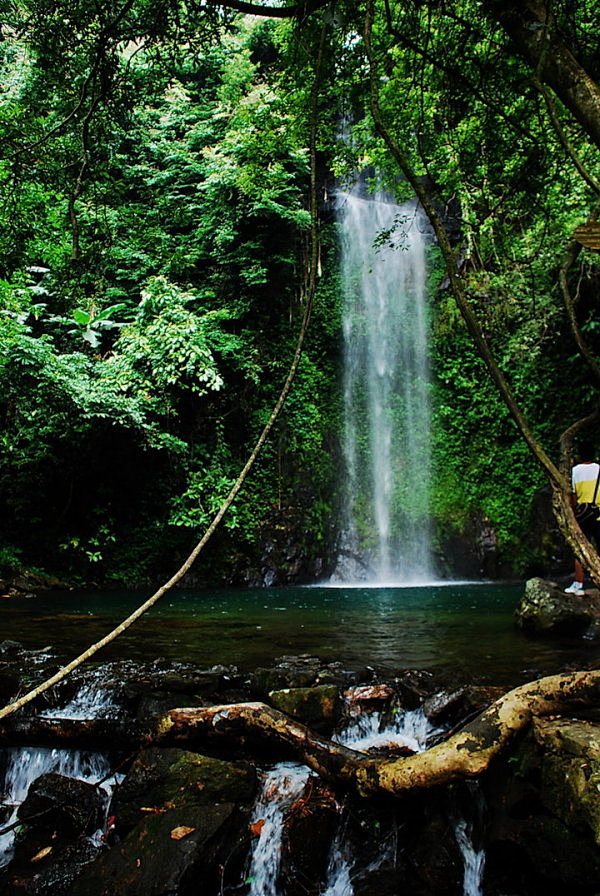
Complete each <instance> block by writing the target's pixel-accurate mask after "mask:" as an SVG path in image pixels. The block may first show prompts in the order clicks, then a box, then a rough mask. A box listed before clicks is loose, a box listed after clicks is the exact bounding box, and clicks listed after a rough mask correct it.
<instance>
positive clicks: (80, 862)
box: [0, 773, 104, 896]
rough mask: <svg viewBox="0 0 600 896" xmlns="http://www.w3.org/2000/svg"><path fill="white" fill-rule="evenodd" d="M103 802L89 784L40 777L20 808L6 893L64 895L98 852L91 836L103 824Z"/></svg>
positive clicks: (56, 776) (52, 775)
mask: <svg viewBox="0 0 600 896" xmlns="http://www.w3.org/2000/svg"><path fill="white" fill-rule="evenodd" d="M103 808H104V800H103V797H102V795H101V794H100V793H99V792H98V789H97V788H96V787H94V786H93V785H92V784H88V783H86V782H85V781H79V780H76V779H74V778H68V777H65V776H64V775H60V774H57V773H48V774H44V775H40V777H39V778H37V779H36V780H35V781H34V782H33V783H32V784H31V786H30V788H29V792H28V794H27V797H26V798H25V800H24V801H23V803H22V804H21V806H20V807H19V810H18V819H19V822H20V826H19V827H18V828H17V834H16V838H15V844H14V856H13V858H12V860H11V862H10V865H9V867H8V870H7V872H6V878H5V881H4V883H3V884H0V886H1V887H2V890H1V891H2V893H3V894H6V896H12V894H27V896H50V894H52V896H62V894H66V893H67V892H68V889H69V886H70V884H71V883H72V881H73V880H74V879H75V877H76V876H77V874H79V872H80V871H81V869H82V867H83V866H84V865H85V864H87V863H89V862H91V861H93V859H95V858H96V856H97V854H98V848H97V845H95V844H94V843H93V842H92V840H91V839H90V838H91V835H92V834H94V833H95V832H96V831H97V830H98V829H99V828H100V827H101V825H102V822H103V816H104V812H103Z"/></svg>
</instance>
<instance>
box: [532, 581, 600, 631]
mask: <svg viewBox="0 0 600 896" xmlns="http://www.w3.org/2000/svg"><path fill="white" fill-rule="evenodd" d="M515 621H516V624H517V625H518V626H519V628H522V629H523V631H525V632H528V633H530V634H536V635H562V636H570V637H585V638H599V637H600V595H599V593H598V591H596V590H591V589H590V590H588V591H585V592H584V593H583V594H582V595H578V594H566V593H565V591H564V589H563V588H562V587H561V586H560V585H557V584H556V583H555V582H548V581H546V580H545V579H540V578H534V579H529V580H528V582H527V583H526V585H525V594H524V595H523V598H522V599H521V602H520V603H519V605H518V607H517V609H516V610H515Z"/></svg>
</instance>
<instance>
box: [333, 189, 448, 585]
mask: <svg viewBox="0 0 600 896" xmlns="http://www.w3.org/2000/svg"><path fill="white" fill-rule="evenodd" d="M338 221H339V227H340V240H341V261H342V280H343V290H344V311H343V332H344V420H345V424H344V425H345V428H344V457H345V464H346V477H345V490H344V496H343V503H344V507H343V514H342V517H343V518H342V533H343V534H342V545H341V551H340V563H339V567H338V570H337V578H338V579H340V580H346V581H348V580H352V579H363V580H364V579H367V580H368V581H372V582H378V583H381V582H387V583H390V582H394V583H402V584H404V583H409V582H412V583H418V582H424V581H430V580H431V579H432V577H433V575H432V559H431V549H430V533H429V484H430V411H429V386H428V383H429V376H428V353H427V314H426V267H425V243H424V238H423V234H422V229H423V228H422V215H421V213H420V210H419V207H418V205H417V204H416V203H415V202H410V203H406V204H404V205H402V206H398V205H396V204H394V203H393V202H391V201H390V200H389V199H388V198H387V197H386V196H384V195H383V194H375V195H373V196H370V197H367V198H364V196H363V195H361V193H360V192H359V191H358V190H356V191H354V192H351V193H340V194H339V195H338ZM349 558H352V559H349Z"/></svg>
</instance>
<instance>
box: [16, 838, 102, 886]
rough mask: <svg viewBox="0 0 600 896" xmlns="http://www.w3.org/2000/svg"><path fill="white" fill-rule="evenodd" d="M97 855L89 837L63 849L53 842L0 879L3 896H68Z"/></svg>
mask: <svg viewBox="0 0 600 896" xmlns="http://www.w3.org/2000/svg"><path fill="white" fill-rule="evenodd" d="M97 856H98V847H97V846H96V845H95V844H94V843H93V842H92V841H91V840H90V839H88V838H84V839H80V840H76V841H75V842H74V843H70V844H68V845H67V846H65V847H64V848H62V849H61V848H60V847H58V846H57V844H56V843H52V844H51V845H47V846H46V847H41V848H40V849H39V850H38V852H37V854H36V855H34V856H32V857H31V858H30V859H29V861H28V863H27V865H22V866H20V867H17V866H16V864H15V862H14V861H13V863H12V864H11V870H10V871H9V872H8V873H7V874H6V877H5V880H4V881H2V880H1V879H0V892H1V893H2V894H3V896H67V894H69V893H70V891H71V886H72V884H73V881H74V880H75V879H76V877H77V876H78V875H79V874H80V873H81V871H82V869H83V868H84V867H85V866H86V865H88V864H89V863H90V862H92V861H94V859H96V858H97Z"/></svg>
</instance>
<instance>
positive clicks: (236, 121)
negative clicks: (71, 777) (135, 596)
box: [0, 0, 600, 584]
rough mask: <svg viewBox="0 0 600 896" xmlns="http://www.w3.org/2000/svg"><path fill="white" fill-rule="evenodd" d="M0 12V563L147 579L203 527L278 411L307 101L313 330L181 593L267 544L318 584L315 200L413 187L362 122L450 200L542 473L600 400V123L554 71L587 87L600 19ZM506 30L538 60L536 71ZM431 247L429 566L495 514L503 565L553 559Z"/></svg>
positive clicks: (322, 10)
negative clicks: (582, 237) (359, 178)
mask: <svg viewBox="0 0 600 896" xmlns="http://www.w3.org/2000/svg"><path fill="white" fill-rule="evenodd" d="M0 8H1V10H2V15H1V38H2V39H1V41H0V58H1V62H2V92H1V97H0V146H1V152H2V162H1V167H0V192H1V210H0V216H1V226H0V243H1V248H0V302H1V309H2V314H1V324H0V414H1V421H2V423H1V427H2V428H1V431H0V439H1V441H0V455H1V467H0V501H1V513H0V565H1V567H2V569H4V570H5V571H7V570H8V571H11V570H12V571H13V572H14V571H15V570H18V569H22V568H25V567H28V568H33V569H36V570H40V571H44V572H46V573H53V574H57V575H59V576H60V577H62V578H65V579H67V580H69V581H81V582H91V581H96V582H103V583H107V582H108V583H114V584H140V583H144V582H146V581H150V580H154V579H156V577H157V576H159V575H161V574H162V573H163V572H164V571H169V570H170V569H171V568H172V567H173V565H174V563H175V562H176V560H177V559H178V558H179V557H181V556H184V555H185V554H186V553H187V550H188V548H189V547H190V545H191V544H192V543H193V542H194V540H195V537H196V533H198V532H200V531H202V529H203V528H204V527H205V526H206V524H207V523H208V522H209V520H210V519H211V517H212V515H213V514H214V512H215V511H216V509H217V508H218V507H219V505H220V503H221V501H222V499H223V498H224V497H225V495H226V494H227V492H228V491H229V488H230V487H231V484H232V483H233V482H234V480H235V478H236V476H237V474H238V471H239V469H240V468H241V467H242V466H243V464H244V462H245V459H246V457H247V455H248V453H249V451H250V450H251V447H252V445H253V443H254V441H255V439H256V436H257V434H258V433H259V432H260V429H261V427H262V425H263V423H264V421H265V419H266V418H267V417H268V415H269V413H270V410H271V407H272V406H273V404H274V402H275V400H276V398H277V395H278V394H279V390H280V388H281V385H282V382H283V380H284V379H285V376H286V372H287V368H288V366H289V363H290V361H291V358H292V356H293V353H294V348H295V342H296V334H297V330H298V326H299V321H300V318H301V316H302V312H303V307H304V302H305V300H306V288H307V282H308V265H309V263H310V256H309V252H308V245H309V238H310V227H311V216H310V211H309V153H308V142H309V128H310V125H311V96H312V95H313V90H316V92H317V96H318V102H317V112H318V120H317V139H318V156H317V161H318V168H317V172H318V197H319V216H318V218H319V221H318V225H319V245H320V260H319V278H318V283H317V290H316V295H315V301H314V307H313V311H312V319H311V323H310V331H309V336H308V339H307V342H306V346H305V350H304V353H303V356H302V360H301V364H300V367H299V370H298V374H297V377H296V381H295V384H294V387H293V390H292V393H291V395H290V398H289V400H288V401H287V403H286V405H285V408H284V411H283V413H282V416H281V417H280V420H279V422H278V424H277V427H276V430H275V433H274V436H273V437H272V438H271V439H270V441H269V442H268V444H267V446H266V447H265V449H264V451H263V454H262V456H261V458H260V461H259V463H258V465H257V467H256V468H255V469H254V471H253V473H252V476H251V477H250V478H249V480H248V482H247V484H246V486H245V489H244V491H243V493H242V495H241V497H240V498H239V499H238V501H237V502H236V504H235V505H234V507H233V508H232V509H231V511H230V512H229V514H228V515H227V517H226V518H225V522H224V526H223V528H222V530H221V531H220V533H219V535H218V537H217V538H216V539H215V540H214V542H212V543H211V546H210V548H209V551H208V554H207V555H206V557H205V558H204V559H203V561H202V562H201V564H200V567H199V570H198V576H199V580H200V581H205V580H209V581H212V582H225V581H231V582H235V583H241V582H244V581H250V582H253V581H260V580H261V578H260V570H261V564H262V562H263V561H262V559H261V558H263V557H264V554H265V551H268V550H269V551H275V552H276V553H277V552H279V553H278V556H279V561H278V562H279V566H280V567H281V570H282V572H281V580H282V581H285V576H286V574H288V573H289V571H290V569H291V566H292V565H293V563H294V562H295V561H297V560H298V557H302V564H303V565H302V566H301V568H299V567H296V573H297V574H300V575H305V576H310V575H311V574H315V573H316V572H318V570H320V569H321V570H323V571H326V570H327V568H328V566H330V565H331V562H332V560H333V558H334V556H335V545H336V537H337V533H336V519H337V516H336V509H337V508H336V502H337V495H338V491H339V488H338V486H339V469H340V459H339V440H340V431H341V419H340V417H341V407H340V398H339V373H340V371H339V363H340V361H339V359H340V345H339V343H340V298H339V292H340V289H339V281H338V268H337V252H338V248H337V240H336V226H335V219H334V216H333V211H332V204H331V195H332V191H333V190H334V188H335V184H336V183H337V182H338V181H339V179H343V178H344V177H346V176H347V175H348V174H349V173H350V172H352V171H354V170H358V169H368V170H377V171H378V172H379V176H380V177H381V178H382V180H383V183H384V184H385V185H386V186H387V187H388V188H389V189H390V190H394V191H395V193H396V194H397V196H398V199H399V200H403V199H406V198H408V197H410V196H412V195H413V188H412V186H411V185H410V184H409V182H408V181H407V179H406V171H404V172H401V171H399V167H398V157H397V156H395V155H394V152H393V151H391V150H390V145H389V141H388V142H386V140H385V135H383V137H384V138H383V139H382V127H381V122H379V125H378V122H377V121H375V122H374V121H373V116H374V115H375V117H376V118H377V115H380V116H381V119H382V120H383V122H384V124H385V128H387V130H388V132H389V133H390V134H392V136H393V139H394V141H395V142H396V144H398V145H399V146H400V147H401V148H402V153H403V155H404V158H405V160H406V161H407V163H408V164H409V166H410V169H411V171H412V172H413V174H414V177H415V178H416V179H417V180H418V182H419V184H421V185H422V188H423V189H424V190H426V191H427V194H428V195H429V196H430V197H431V199H432V201H433V203H434V206H435V208H436V209H437V210H438V213H439V214H440V216H441V218H442V220H443V222H444V224H445V227H446V230H447V233H448V234H449V236H450V240H451V245H452V250H453V252H454V258H455V269H456V272H457V276H458V277H459V279H460V283H461V287H462V289H463V290H464V294H465V296H466V298H467V299H468V300H469V303H470V307H471V309H472V310H473V311H474V313H475V315H476V318H477V320H478V322H479V326H480V328H481V331H482V333H483V335H484V337H485V338H486V340H487V343H488V344H489V346H490V347H491V351H492V352H493V355H494V358H495V360H496V362H497V363H498V365H499V367H500V368H501V369H502V370H503V371H504V374H505V375H506V377H507V378H508V380H509V381H510V384H511V387H512V390H513V393H514V395H515V397H516V400H517V401H518V403H519V406H520V408H521V410H522V412H523V413H524V415H525V417H526V418H527V420H528V422H529V425H530V427H531V430H532V432H533V434H534V437H535V439H537V440H538V441H539V443H540V444H541V445H543V447H544V449H545V450H546V452H547V453H548V454H549V455H550V457H551V458H552V459H553V460H554V463H557V464H558V462H559V448H558V445H559V437H560V436H561V434H562V433H563V431H565V430H566V429H567V428H568V427H570V426H571V425H572V424H574V423H575V422H576V421H577V420H579V419H580V418H583V417H585V416H586V415H588V414H591V413H592V412H593V411H594V410H595V408H596V405H597V398H596V389H597V382H598V371H597V368H596V367H595V366H594V363H593V356H594V355H595V354H597V351H598V350H600V319H599V318H598V314H597V306H598V298H599V291H600V269H599V267H598V261H597V259H598V255H597V252H596V251H594V250H593V249H591V248H584V247H582V246H581V244H579V243H573V242H572V238H573V232H574V230H575V228H577V227H578V226H580V225H582V224H585V223H586V222H588V221H590V220H595V208H596V207H597V203H598V194H599V192H600V189H599V186H598V180H599V179H600V164H599V159H598V142H599V137H598V134H599V133H600V102H597V105H596V107H595V111H594V106H593V102H592V103H591V111H590V109H589V108H588V109H587V118H586V114H583V113H582V114H578V109H577V108H576V106H577V101H575V100H574V101H570V99H569V96H568V95H565V94H564V92H562V91H561V90H560V84H561V79H563V81H564V82H565V83H566V82H567V81H568V77H567V75H566V74H564V72H561V71H560V70H559V66H558V64H556V65H555V63H556V60H557V59H560V58H561V55H560V54H561V53H563V54H566V52H567V49H568V53H569V59H571V58H572V59H573V60H576V63H577V65H578V66H579V67H580V69H581V70H582V71H584V72H585V73H586V74H587V77H588V78H589V80H590V84H591V87H590V90H591V92H592V94H593V90H594V88H595V90H596V94H595V95H596V97H597V96H598V91H597V87H595V83H596V82H597V80H598V75H599V73H600V42H599V41H598V37H599V34H600V10H599V8H598V4H597V2H596V0H581V2H575V3H573V2H570V0H554V2H552V3H551V2H550V0H547V2H546V3H543V2H542V0H502V2H500V0H456V2H446V0H408V2H406V0H403V2H396V0H385V2H381V3H379V2H377V3H375V5H374V6H371V4H369V7H368V9H365V7H364V5H362V4H359V3H355V2H354V0H341V2H337V3H327V4H324V3H321V4H319V3H318V2H313V3H312V4H311V3H309V4H308V5H306V6H304V7H302V9H292V8H291V7H290V8H289V11H293V12H295V13H296V14H295V15H294V16H291V15H287V14H286V8H285V7H277V6H276V7H275V8H274V9H272V10H271V11H270V13H269V11H268V10H265V15H259V14H257V13H259V12H260V9H259V8H258V7H253V6H252V5H251V4H244V3H239V2H237V0H232V2H230V3H226V2H224V3H223V4H222V5H220V4H219V5H218V4H215V3H212V2H205V3H200V2H194V0H118V2H117V0H108V2H98V3H90V2H87V0H71V2H69V3H66V2H65V0H23V2H10V0H2V3H1V4H0ZM365 21H367V22H368V23H370V24H369V25H368V27H369V28H370V31H369V34H368V36H367V37H368V39H367V40H366V39H365ZM515 22H516V25H515ZM523 34H525V35H526V37H527V35H529V37H531V38H532V39H534V38H535V39H536V40H537V39H538V38H540V39H541V41H542V43H541V44H540V45H539V46H541V49H539V47H538V57H537V61H536V59H533V61H532V58H531V56H528V49H527V45H526V42H525V44H524V43H523V41H524V40H525V39H524V38H523V37H522V35H523ZM544 41H545V43H544ZM557 47H559V49H560V52H558V51H557V49H556V48H557ZM369 48H370V52H368V51H369ZM564 48H566V49H564ZM557 84H558V87H557ZM578 102H579V104H580V106H582V107H583V106H584V105H585V103H584V102H583V100H581V99H580V100H579V101H578ZM584 112H585V110H584ZM594 116H595V122H596V127H597V130H596V131H594ZM342 128H343V129H344V130H345V131H346V132H347V133H349V135H350V136H349V139H345V140H341V139H340V132H341V130H342ZM438 242H439V241H437V242H436V241H432V243H431V245H430V247H429V266H430V272H431V290H430V314H431V344H432V369H433V384H432V403H433V408H434V444H433V454H434V462H435V475H434V495H433V506H434V508H435V519H436V523H437V527H438V530H437V531H438V535H437V538H438V546H439V550H440V553H441V554H442V555H447V557H448V566H447V568H448V569H449V568H450V565H451V564H450V560H451V557H450V556H449V553H448V552H449V547H448V545H449V544H450V539H451V538H452V537H454V536H464V537H466V538H467V540H469V539H470V540H472V541H474V540H476V538H477V533H478V527H480V525H481V521H482V520H484V519H489V520H490V522H491V524H492V526H493V527H494V530H495V532H496V536H497V539H498V543H499V547H500V550H501V557H502V560H503V563H504V566H503V567H502V568H503V570H504V571H512V572H517V573H523V572H525V571H527V570H529V569H532V568H534V567H540V568H541V567H542V566H544V564H545V565H546V566H547V565H548V563H549V562H550V561H551V557H552V553H553V552H554V551H555V549H556V544H557V542H555V541H552V540H548V539H549V532H550V529H549V527H548V523H547V521H546V522H544V523H542V522H541V520H542V517H543V516H544V513H543V512H542V511H543V509H544V508H549V505H550V497H549V492H550V489H549V487H548V486H547V483H546V479H545V477H544V473H543V470H542V469H541V467H540V466H539V465H538V464H536V462H535V460H534V459H533V457H532V455H531V453H530V451H529V449H528V447H527V445H526V443H525V441H524V440H523V439H522V438H521V436H520V434H519V433H518V431H517V428H516V427H515V425H514V422H513V419H512V418H511V415H510V413H509V410H508V409H507V407H506V405H505V404H504V403H503V402H502V400H501V397H500V395H499V393H498V389H497V387H496V384H495V383H494V382H493V381H492V380H491V379H490V377H489V376H488V372H487V371H486V368H485V365H484V363H483V361H482V360H481V357H480V354H479V352H478V349H477V346H476V345H475V343H474V340H473V337H472V333H470V332H469V330H468V329H467V327H466V326H465V324H464V321H463V317H462V316H461V314H460V313H459V310H458V308H457V305H456V302H455V296H454V294H453V291H452V289H451V288H450V286H451V285H452V284H451V283H450V282H449V278H448V276H447V269H446V267H445V266H444V262H443V258H442V254H441V253H440V249H439V247H438ZM561 271H562V275H561ZM561 284H562V286H561ZM565 295H566V296H567V298H568V299H569V298H570V299H571V301H572V309H573V315H572V316H573V318H574V320H575V323H576V324H577V328H576V329H577V334H578V338H579V341H580V348H581V347H583V349H584V354H585V353H587V352H588V351H589V354H590V356H591V357H590V361H591V362H592V363H586V361H585V358H584V357H582V354H581V351H580V350H578V345H577V338H576V335H574V334H573V332H572V328H571V326H570V323H569V313H568V310H567V309H566V307H565ZM567 304H568V303H567ZM588 435H592V436H595V435H597V433H596V431H595V429H594V424H592V425H591V428H589V429H588ZM599 444H600V440H599ZM286 570H287V572H286Z"/></svg>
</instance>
